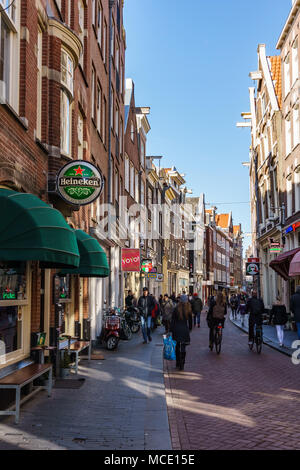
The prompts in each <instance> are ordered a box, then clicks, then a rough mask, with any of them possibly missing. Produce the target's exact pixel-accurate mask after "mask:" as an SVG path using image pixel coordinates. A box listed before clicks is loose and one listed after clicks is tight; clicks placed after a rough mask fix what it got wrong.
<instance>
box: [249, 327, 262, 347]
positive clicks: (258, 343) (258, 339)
mask: <svg viewBox="0 0 300 470" xmlns="http://www.w3.org/2000/svg"><path fill="white" fill-rule="evenodd" d="M254 328H255V336H254V342H252V343H249V349H250V351H252V349H253V345H254V343H255V344H256V351H257V354H260V353H261V350H262V343H263V331H262V325H256V323H255V325H254Z"/></svg>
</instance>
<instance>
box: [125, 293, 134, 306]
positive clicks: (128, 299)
mask: <svg viewBox="0 0 300 470" xmlns="http://www.w3.org/2000/svg"><path fill="white" fill-rule="evenodd" d="M133 299H134V295H133V294H132V291H131V290H129V291H128V295H127V297H126V298H125V305H126V307H127V308H128V307H132V306H133Z"/></svg>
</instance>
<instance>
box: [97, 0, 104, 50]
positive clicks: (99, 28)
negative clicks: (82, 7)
mask: <svg viewBox="0 0 300 470" xmlns="http://www.w3.org/2000/svg"><path fill="white" fill-rule="evenodd" d="M102 17H103V9H102V5H101V2H98V15H97V40H98V44H99V46H100V47H101V48H102Z"/></svg>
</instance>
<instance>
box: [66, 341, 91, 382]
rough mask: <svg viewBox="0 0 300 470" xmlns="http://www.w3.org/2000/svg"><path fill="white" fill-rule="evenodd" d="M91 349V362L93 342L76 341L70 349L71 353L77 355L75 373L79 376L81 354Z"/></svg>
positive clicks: (89, 357) (89, 356)
mask: <svg viewBox="0 0 300 470" xmlns="http://www.w3.org/2000/svg"><path fill="white" fill-rule="evenodd" d="M86 348H89V355H88V359H89V361H90V360H91V352H92V342H91V341H80V340H79V341H76V342H75V343H72V344H71V345H70V348H69V352H70V353H75V355H76V361H75V373H76V374H78V362H79V353H80V352H81V351H83V350H84V349H86Z"/></svg>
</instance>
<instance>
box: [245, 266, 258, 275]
mask: <svg viewBox="0 0 300 470" xmlns="http://www.w3.org/2000/svg"><path fill="white" fill-rule="evenodd" d="M256 274H259V264H258V263H246V275H247V276H255V275H256Z"/></svg>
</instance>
